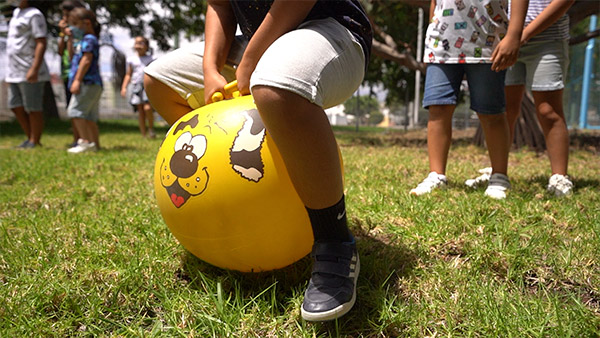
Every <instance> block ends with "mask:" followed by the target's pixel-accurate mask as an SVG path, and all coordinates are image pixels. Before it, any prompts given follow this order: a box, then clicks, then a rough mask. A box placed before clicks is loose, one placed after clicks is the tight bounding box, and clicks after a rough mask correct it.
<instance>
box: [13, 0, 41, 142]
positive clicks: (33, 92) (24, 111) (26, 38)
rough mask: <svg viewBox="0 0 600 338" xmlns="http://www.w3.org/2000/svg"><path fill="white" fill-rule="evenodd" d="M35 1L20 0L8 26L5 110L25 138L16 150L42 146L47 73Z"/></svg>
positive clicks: (39, 16) (39, 20)
mask: <svg viewBox="0 0 600 338" xmlns="http://www.w3.org/2000/svg"><path fill="white" fill-rule="evenodd" d="M33 4H34V1H28V0H21V1H20V2H19V3H18V7H17V8H16V9H15V10H14V12H13V16H12V18H11V20H10V22H9V24H8V39H7V40H6V52H7V55H8V67H7V69H8V74H7V75H6V78H5V81H6V83H8V84H9V92H8V107H9V108H10V109H11V110H12V111H13V113H14V114H15V116H16V118H17V121H18V122H19V125H20V126H21V128H22V129H23V132H24V133H25V136H26V137H27V138H26V139H25V141H23V143H21V144H20V145H19V146H18V147H17V148H21V149H29V148H34V147H36V146H41V144H40V139H41V137H42V131H43V129H44V115H43V106H42V104H43V100H42V98H43V97H44V82H46V81H50V73H49V72H48V67H47V66H46V62H45V61H44V52H45V51H46V43H47V41H46V34H47V33H48V29H47V26H46V18H44V15H43V14H42V12H40V10H39V9H37V8H35V7H33Z"/></svg>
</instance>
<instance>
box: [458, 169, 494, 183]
mask: <svg viewBox="0 0 600 338" xmlns="http://www.w3.org/2000/svg"><path fill="white" fill-rule="evenodd" d="M479 173H480V174H481V175H480V176H477V177H475V178H470V179H468V180H466V181H465V184H466V185H467V187H469V188H477V187H481V186H483V185H484V184H486V183H487V182H488V181H489V180H490V176H492V167H487V168H482V169H479Z"/></svg>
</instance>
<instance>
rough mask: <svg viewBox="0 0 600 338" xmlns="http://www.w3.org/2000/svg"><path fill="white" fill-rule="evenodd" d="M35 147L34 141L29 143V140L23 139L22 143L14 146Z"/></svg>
mask: <svg viewBox="0 0 600 338" xmlns="http://www.w3.org/2000/svg"><path fill="white" fill-rule="evenodd" d="M40 146H41V144H40ZM35 147H36V144H35V143H31V142H29V140H25V141H23V143H21V144H19V145H18V146H16V147H15V148H17V149H31V148H35Z"/></svg>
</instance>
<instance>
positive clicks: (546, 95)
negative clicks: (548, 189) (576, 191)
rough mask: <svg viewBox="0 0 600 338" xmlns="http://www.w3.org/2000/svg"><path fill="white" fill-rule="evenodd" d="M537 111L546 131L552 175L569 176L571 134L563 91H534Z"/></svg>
mask: <svg viewBox="0 0 600 338" xmlns="http://www.w3.org/2000/svg"><path fill="white" fill-rule="evenodd" d="M532 93H533V99H534V101H535V110H536V112H537V116H538V120H539V121H540V125H541V126H542V130H543V131H544V137H545V138H546V146H547V147H548V157H550V167H551V168H552V174H560V175H566V174H567V166H568V162H569V132H568V130H567V124H566V121H565V114H564V112H563V98H562V97H563V90H562V89H560V90H554V91H547V92H542V91H534V92H532Z"/></svg>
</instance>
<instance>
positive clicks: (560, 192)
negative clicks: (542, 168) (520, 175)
mask: <svg viewBox="0 0 600 338" xmlns="http://www.w3.org/2000/svg"><path fill="white" fill-rule="evenodd" d="M546 189H547V190H548V192H549V193H551V194H554V196H557V197H562V196H565V195H569V194H571V192H572V190H573V182H571V180H570V179H569V177H568V176H566V175H560V174H554V175H552V176H550V180H548V187H547V188H546Z"/></svg>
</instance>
